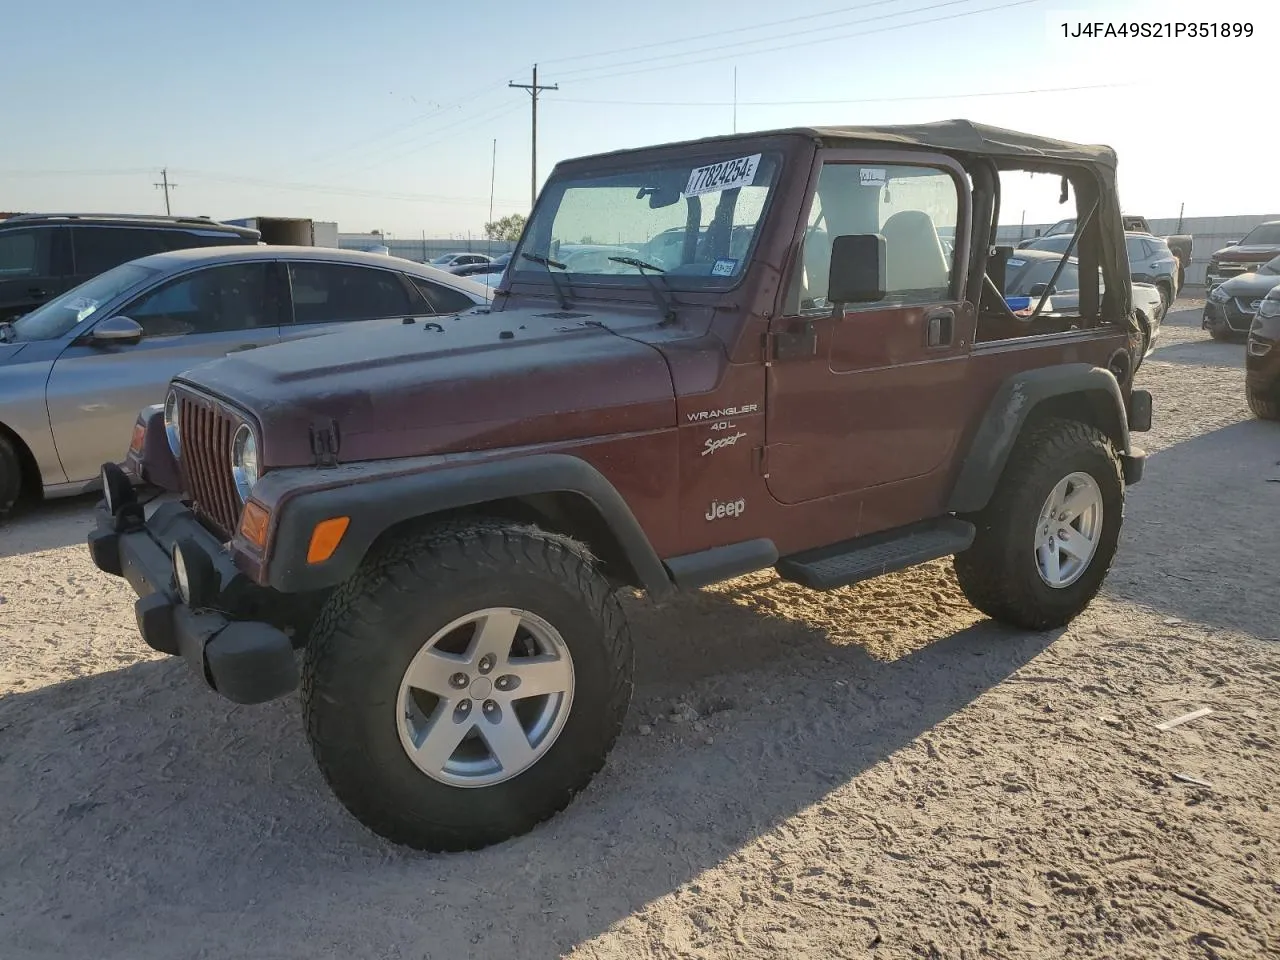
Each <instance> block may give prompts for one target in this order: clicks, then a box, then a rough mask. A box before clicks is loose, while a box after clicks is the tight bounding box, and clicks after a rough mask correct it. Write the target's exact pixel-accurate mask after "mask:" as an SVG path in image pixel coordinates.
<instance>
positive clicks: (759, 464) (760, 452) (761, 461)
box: [755, 443, 769, 480]
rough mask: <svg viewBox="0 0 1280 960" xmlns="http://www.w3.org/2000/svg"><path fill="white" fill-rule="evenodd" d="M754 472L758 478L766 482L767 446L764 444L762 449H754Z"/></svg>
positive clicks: (767, 469) (767, 466)
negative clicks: (756, 472) (758, 475)
mask: <svg viewBox="0 0 1280 960" xmlns="http://www.w3.org/2000/svg"><path fill="white" fill-rule="evenodd" d="M755 454H756V470H757V471H758V472H759V474H760V476H762V477H764V478H765V479H766V480H768V479H769V445H768V444H767V443H766V444H765V445H764V446H762V447H756V449H755Z"/></svg>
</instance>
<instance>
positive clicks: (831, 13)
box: [542, 0, 902, 63]
mask: <svg viewBox="0 0 1280 960" xmlns="http://www.w3.org/2000/svg"><path fill="white" fill-rule="evenodd" d="M901 2H902V0H872V2H870V3H858V4H854V5H853V6H851V7H837V8H836V9H834V10H826V11H824V12H822V13H806V14H804V15H802V16H799V17H786V18H785V19H782V20H767V21H765V22H763V23H756V24H751V25H749V26H745V27H733V28H732V29H729V30H714V31H712V32H711V33H698V34H693V35H691V36H687V37H668V38H667V39H665V40H655V41H654V42H652V43H641V44H636V45H635V46H631V47H616V48H614V49H613V50H600V51H597V52H596V53H575V54H574V55H573V56H571V57H552V58H550V59H545V60H543V61H542V62H543V63H570V62H572V61H574V60H590V59H594V58H596V57H611V56H614V55H615V54H619V53H631V52H633V51H636V50H651V49H653V48H654V47H668V46H671V45H672V44H682V43H693V42H695V41H697V40H709V39H716V38H720V37H729V36H733V35H734V34H737V33H749V32H750V31H752V30H763V29H765V28H766V27H780V26H783V25H785V24H788V23H799V22H801V21H803V20H818V19H820V18H822V17H835V16H839V15H840V14H844V13H852V12H853V11H855V10H868V9H870V8H871V7H882V6H885V5H886V4H890V3H901ZM672 56H676V54H672Z"/></svg>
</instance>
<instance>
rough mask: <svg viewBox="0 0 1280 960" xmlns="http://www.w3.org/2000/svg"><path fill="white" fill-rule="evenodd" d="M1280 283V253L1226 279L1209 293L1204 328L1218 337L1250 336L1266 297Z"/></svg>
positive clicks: (1202, 326)
mask: <svg viewBox="0 0 1280 960" xmlns="http://www.w3.org/2000/svg"><path fill="white" fill-rule="evenodd" d="M1277 284H1280V255H1277V256H1275V257H1272V258H1271V259H1270V260H1268V261H1267V262H1266V263H1264V264H1262V265H1261V266H1260V267H1258V269H1257V270H1256V271H1254V272H1252V273H1238V274H1236V275H1235V276H1234V277H1231V278H1230V279H1229V280H1223V281H1222V282H1221V283H1219V284H1217V285H1216V286H1214V288H1213V289H1212V290H1210V291H1209V295H1208V296H1207V297H1205V301H1204V312H1203V313H1202V314H1201V316H1200V328H1201V329H1202V330H1208V331H1209V335H1210V336H1211V337H1213V339H1215V340H1233V339H1235V340H1238V339H1240V338H1242V337H1246V336H1248V334H1249V330H1250V328H1251V326H1252V324H1253V318H1254V315H1255V314H1257V312H1258V309H1259V307H1261V306H1262V301H1263V299H1264V298H1265V297H1266V296H1267V294H1268V293H1270V292H1271V291H1272V290H1273V289H1274V288H1275V287H1276V285H1277Z"/></svg>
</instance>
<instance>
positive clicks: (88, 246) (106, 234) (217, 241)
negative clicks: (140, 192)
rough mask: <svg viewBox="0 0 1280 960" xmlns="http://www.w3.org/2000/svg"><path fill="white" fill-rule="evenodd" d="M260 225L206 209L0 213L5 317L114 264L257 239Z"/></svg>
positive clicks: (0, 312)
mask: <svg viewBox="0 0 1280 960" xmlns="http://www.w3.org/2000/svg"><path fill="white" fill-rule="evenodd" d="M258 240H259V234H258V231H257V230H252V229H248V228H245V227H235V226H229V225H228V224H224V223H217V222H215V221H213V220H209V219H208V218H206V217H152V216H128V215H112V214H94V213H39V214H38V213H28V214H20V215H19V216H16V217H9V218H8V219H7V220H0V321H4V320H12V319H13V318H14V317H19V316H21V315H22V314H24V313H28V312H29V311H31V310H34V309H35V308H36V307H38V306H40V304H42V303H45V302H47V301H49V300H51V299H52V298H54V297H56V296H58V295H59V294H60V293H62V292H63V291H66V290H69V289H71V288H72V287H74V286H76V285H77V284H79V283H83V282H84V281H85V280H88V279H89V278H90V277H93V276H96V275H97V274H99V273H103V272H105V271H107V270H110V269H111V268H112V267H114V266H118V265H119V264H121V263H126V262H127V261H129V260H136V259H137V258H138V257H145V256H147V255H148V254H152V253H162V252H164V251H166V250H185V249H187V248H190V247H210V246H221V245H226V244H233V245H245V244H256V243H257V242H258Z"/></svg>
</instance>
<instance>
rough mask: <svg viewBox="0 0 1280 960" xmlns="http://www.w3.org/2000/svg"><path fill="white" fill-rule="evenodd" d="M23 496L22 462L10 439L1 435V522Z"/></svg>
mask: <svg viewBox="0 0 1280 960" xmlns="http://www.w3.org/2000/svg"><path fill="white" fill-rule="evenodd" d="M21 495H22V460H21V459H20V458H19V457H18V451H17V450H16V449H14V446H13V443H12V442H11V441H10V440H9V438H8V437H6V436H4V435H3V434H0V520H3V519H4V518H5V516H6V515H7V514H8V513H9V511H10V510H11V509H12V508H13V505H14V504H15V503H17V501H18V497H20V496H21Z"/></svg>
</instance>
